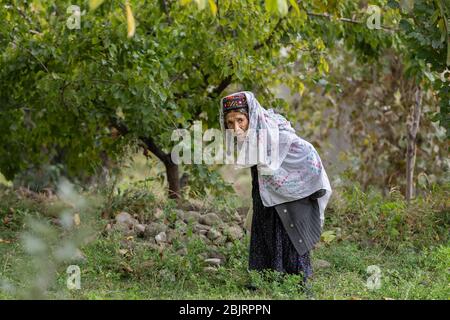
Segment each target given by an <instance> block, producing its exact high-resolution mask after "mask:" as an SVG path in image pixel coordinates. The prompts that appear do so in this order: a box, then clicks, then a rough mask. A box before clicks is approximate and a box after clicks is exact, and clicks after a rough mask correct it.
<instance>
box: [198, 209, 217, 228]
mask: <svg viewBox="0 0 450 320" xmlns="http://www.w3.org/2000/svg"><path fill="white" fill-rule="evenodd" d="M221 222H222V220H221V219H220V218H219V216H218V215H217V214H215V213H213V212H209V213H207V214H205V215H203V216H201V217H200V223H203V224H206V225H207V226H214V225H217V224H220V223H221Z"/></svg>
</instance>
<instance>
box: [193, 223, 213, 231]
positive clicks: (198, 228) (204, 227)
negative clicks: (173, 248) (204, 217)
mask: <svg viewBox="0 0 450 320" xmlns="http://www.w3.org/2000/svg"><path fill="white" fill-rule="evenodd" d="M209 230H211V227H210V226H207V225H206V224H201V223H196V224H195V225H194V231H195V232H197V233H201V232H200V231H206V232H208V231H209Z"/></svg>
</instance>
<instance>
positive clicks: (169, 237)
mask: <svg viewBox="0 0 450 320" xmlns="http://www.w3.org/2000/svg"><path fill="white" fill-rule="evenodd" d="M166 235H167V240H166V241H167V242H168V243H173V241H174V240H175V239H176V238H177V237H178V233H177V232H176V231H175V230H172V229H169V230H168V231H167V233H166Z"/></svg>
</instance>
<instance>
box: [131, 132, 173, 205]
mask: <svg viewBox="0 0 450 320" xmlns="http://www.w3.org/2000/svg"><path fill="white" fill-rule="evenodd" d="M140 139H141V141H142V142H144V144H145V147H147V149H148V150H150V151H151V152H152V153H153V154H154V155H155V156H156V157H158V159H159V160H161V161H162V162H163V163H164V166H165V167H166V177H167V183H168V185H169V198H170V199H180V198H181V194H180V177H179V170H178V165H177V164H175V163H173V161H172V158H171V156H170V153H165V152H163V151H162V150H161V149H160V148H159V147H158V146H157V145H156V144H155V142H154V141H153V139H152V138H148V137H140Z"/></svg>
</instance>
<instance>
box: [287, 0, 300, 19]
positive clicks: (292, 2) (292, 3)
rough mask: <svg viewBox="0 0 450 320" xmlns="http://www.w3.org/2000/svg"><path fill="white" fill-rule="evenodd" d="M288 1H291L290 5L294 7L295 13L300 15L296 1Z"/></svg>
mask: <svg viewBox="0 0 450 320" xmlns="http://www.w3.org/2000/svg"><path fill="white" fill-rule="evenodd" d="M289 2H290V3H291V6H292V7H293V8H294V10H295V12H296V13H297V15H298V16H300V9H299V7H298V4H297V1H295V0H289Z"/></svg>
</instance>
